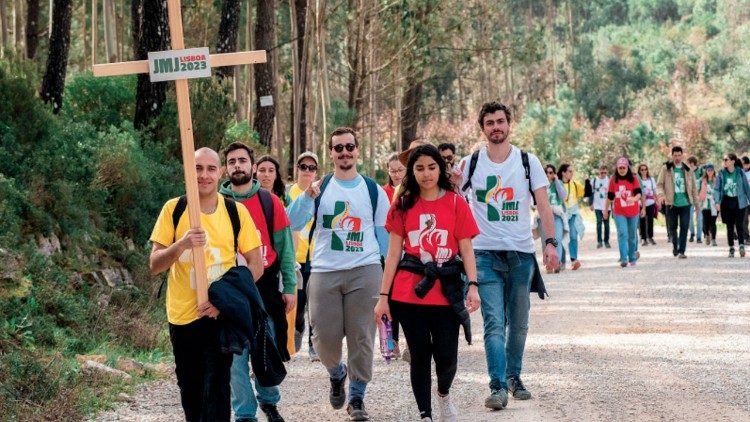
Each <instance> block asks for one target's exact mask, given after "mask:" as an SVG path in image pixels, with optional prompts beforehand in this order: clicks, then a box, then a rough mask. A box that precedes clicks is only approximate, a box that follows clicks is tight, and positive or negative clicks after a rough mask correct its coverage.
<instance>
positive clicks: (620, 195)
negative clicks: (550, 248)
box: [615, 185, 632, 208]
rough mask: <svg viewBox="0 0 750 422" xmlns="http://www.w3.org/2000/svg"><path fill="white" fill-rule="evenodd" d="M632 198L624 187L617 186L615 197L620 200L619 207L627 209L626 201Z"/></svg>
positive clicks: (630, 193) (628, 190)
mask: <svg viewBox="0 0 750 422" xmlns="http://www.w3.org/2000/svg"><path fill="white" fill-rule="evenodd" d="M631 196H632V192H631V191H630V189H628V188H626V187H625V185H619V186H618V190H617V192H615V197H616V198H617V199H619V200H620V206H621V207H623V208H624V207H628V206H629V205H630V204H628V199H629V198H630V197H631Z"/></svg>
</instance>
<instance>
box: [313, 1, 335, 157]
mask: <svg viewBox="0 0 750 422" xmlns="http://www.w3.org/2000/svg"><path fill="white" fill-rule="evenodd" d="M315 6H316V7H315V8H316V11H315V21H316V24H315V29H316V32H317V36H316V41H317V48H318V75H319V83H318V85H319V88H320V121H321V123H322V124H321V126H320V127H321V129H322V130H321V132H320V141H321V142H320V143H321V147H320V153H321V154H320V155H319V157H320V160H321V167H324V168H325V167H326V163H327V161H328V154H326V152H325V150H326V149H327V145H328V143H327V139H328V110H329V109H330V104H331V101H330V98H331V96H330V92H331V88H330V84H329V80H328V66H327V64H328V63H327V62H328V59H327V55H326V45H325V40H326V27H325V24H326V20H325V11H326V0H316V2H315Z"/></svg>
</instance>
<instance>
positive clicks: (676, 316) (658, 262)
mask: <svg viewBox="0 0 750 422" xmlns="http://www.w3.org/2000/svg"><path fill="white" fill-rule="evenodd" d="M613 230H614V227H613ZM657 232H658V233H657V243H658V245H657V246H648V247H642V248H641V260H640V261H639V262H638V265H637V266H636V267H633V268H625V269H620V268H619V267H618V266H617V265H616V261H617V256H618V255H617V249H616V248H617V244H616V236H615V235H614V233H613V241H612V246H613V248H612V249H601V250H597V249H595V248H592V247H591V246H592V243H594V242H593V240H592V239H593V238H594V237H595V235H594V234H593V233H594V232H593V230H590V229H589V230H588V231H587V235H586V239H585V241H584V245H583V246H582V248H581V253H580V257H581V260H582V262H583V263H584V266H583V268H582V269H581V270H579V271H576V272H573V271H565V272H563V273H561V274H559V275H548V276H546V277H545V281H546V284H547V289H548V290H549V291H550V293H551V297H550V298H549V299H548V300H545V301H540V300H539V299H538V298H536V297H535V298H534V299H532V318H531V324H530V328H529V337H528V341H527V346H526V354H525V358H524V363H525V367H524V375H523V378H524V382H525V384H526V386H527V388H529V390H530V391H531V392H532V394H533V395H534V399H533V400H530V401H525V402H521V401H515V400H513V399H511V400H510V403H509V405H508V407H507V408H506V409H504V410H502V411H499V412H490V411H488V410H486V409H485V408H484V407H483V402H484V398H485V396H486V394H487V393H488V390H487V382H488V379H487V374H486V364H485V359H484V349H483V342H482V340H481V339H482V335H481V331H482V324H481V317H479V316H477V317H475V318H473V319H474V321H473V329H474V333H475V334H474V338H475V339H477V340H476V341H475V344H474V345H473V346H467V345H466V344H465V342H463V343H462V345H461V349H460V357H459V369H458V375H457V377H456V381H455V383H454V386H453V389H452V392H453V394H455V400H456V404H457V406H458V408H459V410H460V412H461V418H460V419H461V420H462V421H504V420H523V421H553V420H554V421H557V420H564V421H583V420H585V421H592V420H593V421H595V420H600V421H615V420H616V421H620V420H639V421H652V420H653V421H665V420H666V421H672V420H712V421H743V420H744V421H750V257H748V258H745V259H740V258H734V259H731V260H730V259H729V258H726V253H727V247H726V246H724V245H726V239H725V237H724V236H723V235H722V236H720V239H719V245H721V246H719V247H709V246H705V245H703V244H700V245H698V244H694V243H689V244H688V250H687V255H688V257H689V258H688V259H687V260H677V259H676V258H673V257H672V254H671V247H669V246H667V245H666V239H665V234H664V231H663V229H661V231H659V228H657ZM402 342H403V340H402ZM288 370H289V376H288V378H287V380H286V381H285V382H284V384H283V385H282V395H283V397H282V402H281V404H280V410H281V412H282V415H284V416H285V418H286V420H288V421H342V420H346V413H345V411H343V410H339V411H332V410H331V408H330V406H329V405H328V404H327V403H328V381H327V377H326V374H325V371H324V370H323V368H322V367H321V366H320V364H318V363H316V364H313V363H311V362H309V360H308V359H307V353H306V351H303V352H302V353H300V354H298V355H297V356H296V357H295V358H294V359H293V361H292V362H291V363H290V365H289V366H288ZM365 404H366V406H367V408H368V411H369V412H370V415H371V416H372V418H373V420H375V421H407V420H417V419H418V418H417V416H418V412H417V410H416V404H415V402H414V398H413V396H412V393H411V389H410V385H409V376H408V366H407V364H406V363H405V362H402V361H396V362H394V363H392V364H390V365H385V364H384V363H383V362H382V359H380V358H379V356H378V357H377V358H376V362H375V374H374V378H373V382H372V383H371V384H370V386H369V388H368V394H367V398H366V401H365ZM436 407H437V406H434V408H436ZM181 417H182V411H181V408H180V405H179V399H178V395H177V388H176V385H175V382H174V380H164V381H159V382H155V383H151V384H147V385H144V386H141V387H140V388H139V392H138V394H137V395H136V396H135V401H134V403H131V404H124V405H122V406H121V407H119V408H117V409H115V410H113V411H110V412H107V413H104V414H101V415H99V416H98V417H97V418H96V419H94V420H95V421H99V422H105V421H174V420H181ZM259 419H260V420H264V418H263V417H262V416H260V418H259Z"/></svg>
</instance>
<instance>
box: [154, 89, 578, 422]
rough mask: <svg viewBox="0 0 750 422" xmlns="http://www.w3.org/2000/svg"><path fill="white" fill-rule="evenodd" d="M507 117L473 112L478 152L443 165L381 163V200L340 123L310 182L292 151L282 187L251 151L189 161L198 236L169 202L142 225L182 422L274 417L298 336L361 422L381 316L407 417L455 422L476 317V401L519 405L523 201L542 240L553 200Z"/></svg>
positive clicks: (421, 160)
mask: <svg viewBox="0 0 750 422" xmlns="http://www.w3.org/2000/svg"><path fill="white" fill-rule="evenodd" d="M510 121H511V112H510V110H509V108H508V107H507V106H505V105H503V104H501V103H498V102H489V103H486V104H484V105H483V106H482V109H481V110H480V113H479V119H478V124H479V127H480V129H481V131H482V133H483V136H484V137H485V138H486V143H485V145H484V146H483V147H481V149H479V150H478V151H476V152H475V153H474V154H472V155H471V157H467V158H466V159H464V160H462V161H461V162H460V164H459V165H454V162H455V161H456V157H455V147H453V146H452V145H448V144H446V145H440V148H438V147H435V146H433V145H431V144H427V143H422V144H421V145H416V144H415V146H414V147H412V148H410V149H409V150H407V151H405V152H403V153H401V154H400V155H399V156H398V157H397V159H396V160H392V161H390V162H389V163H388V170H389V176H390V177H389V183H388V185H386V186H385V187H381V186H378V185H377V184H375V182H374V181H373V180H371V179H370V178H368V177H366V176H364V175H361V174H359V173H358V171H357V167H356V165H357V160H358V158H359V141H358V139H357V134H356V132H355V131H354V130H352V129H350V128H338V129H336V130H334V131H333V132H332V133H331V135H330V137H329V138H328V145H327V147H328V150H329V154H330V158H331V160H332V162H333V172H332V173H329V174H326V175H325V176H323V177H322V178H321V179H319V180H316V179H317V176H318V170H319V169H320V168H319V162H318V157H317V156H316V155H315V154H314V153H311V152H305V153H303V154H301V155H300V156H299V157H298V158H297V160H296V166H297V169H296V171H297V180H296V183H295V184H294V185H293V186H291V188H290V189H289V190H288V192H287V190H286V189H284V185H283V183H281V180H282V179H281V177H280V174H279V164H278V161H276V160H275V159H273V158H272V157H261V158H260V159H258V160H257V161H256V160H255V157H254V156H253V151H252V150H251V149H250V148H249V147H248V146H247V145H244V144H242V143H233V144H230V145H229V146H228V147H227V148H226V149H225V150H224V151H222V154H221V156H220V155H219V153H217V152H216V151H213V150H211V149H209V148H201V149H199V150H197V151H196V153H195V159H196V173H197V182H198V191H199V198H200V207H201V210H200V221H201V227H202V228H191V227H190V224H189V222H188V218H187V217H186V216H185V215H186V214H187V213H183V211H184V209H185V199H184V198H174V199H171V200H170V201H168V202H167V203H166V204H165V205H164V207H163V209H162V211H161V213H160V215H159V217H158V219H157V221H156V224H155V226H154V230H153V232H152V235H151V241H152V243H153V248H152V253H151V257H150V268H151V271H152V273H153V274H158V273H161V272H164V271H168V277H167V295H166V302H167V317H168V320H169V332H170V339H171V341H172V345H173V352H174V356H175V364H176V374H177V383H178V386H179V389H180V397H181V402H182V406H183V409H184V411H185V417H186V419H187V420H189V421H199V420H205V421H208V420H211V421H215V420H229V419H230V417H231V411H232V410H233V411H234V417H235V420H236V421H255V420H257V409H258V408H260V409H261V411H262V412H263V413H264V414H265V417H266V419H267V420H270V421H283V420H284V419H283V417H282V416H281V413H280V411H279V407H278V405H279V403H280V400H281V393H280V388H279V384H280V383H281V381H282V380H283V377H284V374H285V368H284V367H283V364H279V363H278V362H283V361H288V360H289V358H290V354H293V353H295V352H296V351H297V350H298V349H299V348H300V347H301V343H302V341H303V338H304V337H303V333H304V332H305V331H307V332H308V342H309V350H310V352H311V358H312V359H314V360H316V361H319V362H320V363H321V364H322V366H323V367H324V369H325V373H326V374H327V378H328V380H329V383H330V388H329V402H330V404H331V406H332V407H333V408H334V409H340V408H343V407H344V406H346V410H347V415H348V418H349V420H353V421H366V420H370V416H369V413H368V411H367V409H366V407H365V397H366V391H367V386H368V384H369V383H370V382H371V380H372V368H373V360H374V356H373V355H374V353H373V349H374V341H375V332H376V324H377V323H378V322H379V321H381V320H382V319H383V318H387V319H389V320H391V321H392V322H394V323H395V324H394V325H396V326H398V325H400V327H401V329H402V331H403V336H404V337H405V339H406V344H407V346H408V350H409V353H410V360H409V365H410V379H411V387H412V391H413V394H414V398H415V401H416V405H417V406H416V411H415V412H414V415H415V417H416V416H419V418H420V419H421V420H423V421H430V420H433V418H435V420H441V421H454V420H457V417H458V414H459V410H458V406H457V404H456V403H455V402H454V401H453V400H452V398H451V397H452V395H451V387H452V384H453V381H454V379H455V376H456V372H457V368H458V345H459V338H460V332H461V330H463V331H464V337H465V338H466V340H467V341H468V342H469V343H471V341H472V336H471V328H470V327H471V326H470V313H472V312H475V311H476V310H478V309H481V311H482V316H483V319H484V349H485V354H486V360H487V368H488V375H489V385H488V387H489V389H488V390H489V391H488V394H487V395H486V397H485V399H484V405H485V406H486V407H488V408H490V409H494V410H497V409H502V408H504V407H505V406H507V404H508V397H509V395H512V396H513V397H514V398H516V399H519V400H525V399H529V398H531V393H530V392H529V390H527V389H526V387H525V385H524V383H523V381H522V379H521V374H522V368H523V355H524V348H525V342H526V336H527V332H528V324H529V309H530V305H531V301H530V293H531V292H535V293H537V294H538V296H539V297H540V298H542V299H543V298H544V296H545V294H546V291H545V289H544V283H543V281H542V278H541V272H540V266H539V264H538V263H537V259H536V256H535V248H534V243H533V237H532V232H531V221H532V216H531V211H530V208H531V205H532V204H536V209H537V213H538V216H539V218H540V224H541V228H542V230H543V231H544V232H546V233H555V224H556V223H555V221H557V220H556V219H557V217H558V216H557V214H556V213H555V212H556V211H555V206H557V205H559V204H558V202H555V203H554V204H553V203H552V202H551V201H550V200H549V198H551V196H550V195H548V186H549V185H550V180H549V179H548V178H547V177H545V174H544V170H543V168H542V165H541V163H540V162H539V160H538V158H536V156H534V155H533V154H531V153H527V152H525V151H522V150H520V149H519V148H517V147H515V146H513V145H511V143H510V139H509V135H510ZM570 173H572V171H571V172H570ZM223 177H226V178H227V180H226V181H225V182H223V183H221V184H220V181H221V179H222V178H223ZM563 180H565V182H564V183H568V184H569V189H571V190H574V193H572V194H570V193H568V194H567V195H565V196H566V197H568V196H573V197H574V198H575V195H578V197H580V196H582V195H583V190H582V189H583V188H582V187H580V186H578V185H580V183H577V182H572V181H571V180H570V177H566V178H563ZM562 200H563V201H564V200H565V198H563V199H562ZM553 217H554V219H553ZM571 220H572V219H571V218H568V219H567V221H566V223H567V224H576V222H575V221H573V222H572V223H571ZM558 246H559V243H558V241H557V240H556V238H555V237H554V236H552V235H550V237H549V238H547V239H546V242H545V246H544V248H543V264H544V267H545V268H546V269H547V270H548V271H555V270H557V269H558V268H559V266H560V261H559V255H558ZM196 247H197V248H201V249H202V250H203V251H204V255H205V257H204V258H205V263H206V268H207V273H208V279H209V291H208V300H207V301H202V302H200V303H199V301H198V299H197V296H196V285H195V284H196V283H195V273H194V269H193V260H192V253H193V252H192V251H193V250H194V249H193V248H196ZM569 255H570V260H571V267H572V268H574V269H575V268H576V266H577V265H578V266H580V263H578V264H577V262H578V261H577V256H576V252H575V250H574V249H573V248H571V249H570V251H569ZM253 286H254V288H253ZM295 309H296V311H295ZM305 309H306V310H307V312H306V311H305ZM306 317H307V321H305V318H306ZM269 339H270V341H268V340H269ZM344 339H346V342H347V358H346V360H344V359H343V358H342V343H343V341H344ZM432 361H434V362H435V372H436V375H437V389H436V392H437V403H438V404H439V409H438V411H437V412H433V409H432V394H433V390H432V386H431V380H432V372H431V371H432V369H431V368H432ZM251 368H252V373H253V376H252V377H251V376H250V374H251ZM230 409H231V410H230Z"/></svg>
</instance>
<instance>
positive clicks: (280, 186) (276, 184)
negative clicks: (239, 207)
mask: <svg viewBox="0 0 750 422" xmlns="http://www.w3.org/2000/svg"><path fill="white" fill-rule="evenodd" d="M266 161H268V162H269V163H272V164H273V166H274V167H275V168H276V180H274V181H273V189H271V191H272V192H273V193H274V194H276V196H278V197H279V199H281V202H286V201H285V200H284V198H285V197H286V186H284V181H283V180H281V170H280V168H281V165H280V164H279V162H278V161H277V160H276V159H275V158H273V157H271V156H270V155H264V156H262V157H260V158H258V162H257V163H256V164H255V165H256V166H259V165H260V164H261V163H265V162H266ZM285 205H286V204H285Z"/></svg>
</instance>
